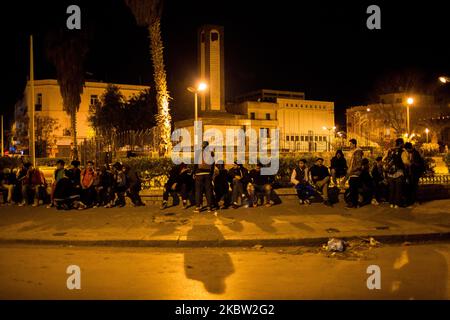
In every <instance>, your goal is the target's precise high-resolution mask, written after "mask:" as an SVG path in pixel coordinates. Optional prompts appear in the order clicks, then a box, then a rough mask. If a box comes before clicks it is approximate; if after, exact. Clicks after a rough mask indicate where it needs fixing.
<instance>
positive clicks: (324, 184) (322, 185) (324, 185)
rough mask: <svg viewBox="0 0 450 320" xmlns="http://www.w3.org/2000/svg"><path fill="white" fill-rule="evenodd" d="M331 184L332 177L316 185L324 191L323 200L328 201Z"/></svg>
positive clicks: (317, 182)
mask: <svg viewBox="0 0 450 320" xmlns="http://www.w3.org/2000/svg"><path fill="white" fill-rule="evenodd" d="M329 183H330V177H329V176H328V177H326V178H325V179H323V180H319V181H316V183H315V185H316V187H317V188H319V190H321V191H322V198H323V200H324V201H327V200H328V184H329Z"/></svg>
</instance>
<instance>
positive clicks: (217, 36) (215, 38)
mask: <svg viewBox="0 0 450 320" xmlns="http://www.w3.org/2000/svg"><path fill="white" fill-rule="evenodd" d="M217 40H219V34H218V33H217V32H211V41H217Z"/></svg>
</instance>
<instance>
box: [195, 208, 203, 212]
mask: <svg viewBox="0 0 450 320" xmlns="http://www.w3.org/2000/svg"><path fill="white" fill-rule="evenodd" d="M201 209H202V208H199V207H196V208H195V209H194V213H200V211H201Z"/></svg>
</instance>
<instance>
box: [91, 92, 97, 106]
mask: <svg viewBox="0 0 450 320" xmlns="http://www.w3.org/2000/svg"><path fill="white" fill-rule="evenodd" d="M97 102H98V96H97V95H96V94H91V103H90V105H91V106H93V105H94V104H96V103H97Z"/></svg>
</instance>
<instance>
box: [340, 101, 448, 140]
mask: <svg viewBox="0 0 450 320" xmlns="http://www.w3.org/2000/svg"><path fill="white" fill-rule="evenodd" d="M408 98H412V99H413V103H412V104H411V105H409V123H410V125H409V130H410V133H409V134H410V137H412V138H415V139H418V140H421V141H422V142H426V141H427V134H426V133H425V130H426V129H428V130H429V132H430V133H429V137H428V139H429V142H432V141H434V142H435V143H436V142H437V141H438V140H439V135H440V132H437V131H438V130H437V129H436V128H435V127H434V126H433V125H432V124H431V123H430V122H429V121H428V120H427V119H431V118H434V117H441V116H442V115H445V114H448V112H449V110H446V109H448V106H447V107H442V106H440V105H438V104H436V103H435V101H434V97H433V96H430V95H423V94H414V93H391V94H385V95H380V97H379V102H378V103H372V104H368V105H363V106H354V107H350V108H348V109H347V110H346V120H347V137H348V138H356V139H357V140H358V141H360V143H361V144H363V145H366V146H386V145H388V144H390V143H391V142H392V140H394V139H396V138H398V137H404V138H409V137H408V123H407V118H408V104H407V99H408ZM432 130H433V132H431V131H432Z"/></svg>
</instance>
